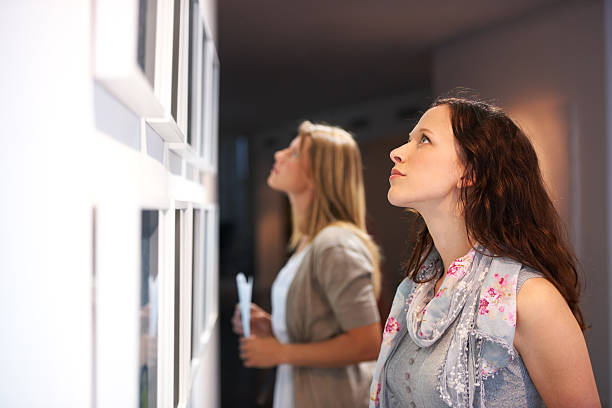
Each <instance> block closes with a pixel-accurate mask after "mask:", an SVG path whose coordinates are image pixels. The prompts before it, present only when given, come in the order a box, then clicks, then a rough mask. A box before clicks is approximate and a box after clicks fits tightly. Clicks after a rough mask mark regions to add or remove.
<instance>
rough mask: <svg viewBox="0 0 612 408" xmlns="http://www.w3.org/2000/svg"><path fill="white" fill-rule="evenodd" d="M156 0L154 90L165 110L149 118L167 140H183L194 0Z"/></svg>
mask: <svg viewBox="0 0 612 408" xmlns="http://www.w3.org/2000/svg"><path fill="white" fill-rule="evenodd" d="M157 1H158V7H157V48H156V50H157V52H156V55H155V57H156V64H155V87H154V92H155V95H156V97H157V98H158V100H159V101H160V103H161V106H162V112H161V114H160V115H156V116H148V117H147V118H146V119H147V122H148V123H149V125H150V126H151V127H152V128H153V129H154V130H155V131H156V132H157V133H158V134H159V135H160V136H161V137H162V138H163V139H164V140H165V141H167V142H169V143H178V144H182V143H185V142H186V140H187V137H186V134H187V116H188V114H189V112H188V109H187V108H188V100H187V95H188V86H189V84H188V82H189V81H188V79H189V66H188V62H189V22H190V12H189V10H190V4H191V2H192V1H193V0H157Z"/></svg>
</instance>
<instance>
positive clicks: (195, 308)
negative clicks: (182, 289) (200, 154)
mask: <svg viewBox="0 0 612 408" xmlns="http://www.w3.org/2000/svg"><path fill="white" fill-rule="evenodd" d="M205 225H206V213H205V211H204V210H202V209H201V208H199V207H196V208H194V209H193V241H192V243H193V258H192V259H193V263H192V276H193V282H192V286H191V360H192V371H193V365H194V360H196V361H197V358H198V356H199V350H200V347H199V345H200V326H201V324H200V321H201V319H202V317H201V316H202V314H205V311H204V310H203V308H204V305H205V298H204V295H205V293H206V292H205V291H204V290H203V288H205V287H206V275H205V274H204V265H205V262H206V259H207V257H206V252H205V251H203V250H202V249H203V245H204V244H203V243H204V242H206V237H205V234H204V231H205V228H206V227H205Z"/></svg>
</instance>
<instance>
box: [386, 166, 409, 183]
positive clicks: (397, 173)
mask: <svg viewBox="0 0 612 408" xmlns="http://www.w3.org/2000/svg"><path fill="white" fill-rule="evenodd" d="M402 176H405V174H404V173H402V172H401V171H399V170H397V169H396V168H395V167H394V168H393V169H392V170H391V176H389V181H391V180H393V179H394V178H398V177H402Z"/></svg>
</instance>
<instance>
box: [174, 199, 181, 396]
mask: <svg viewBox="0 0 612 408" xmlns="http://www.w3.org/2000/svg"><path fill="white" fill-rule="evenodd" d="M183 212H184V210H180V209H177V210H175V214H174V217H175V218H174V353H173V359H172V361H173V363H174V370H173V373H174V374H173V400H172V401H173V405H172V406H173V407H176V406H177V405H178V403H179V398H180V386H181V367H180V361H181V347H180V345H181V269H182V268H181V262H182V260H183V257H182V256H181V255H182V253H183V218H184V214H183Z"/></svg>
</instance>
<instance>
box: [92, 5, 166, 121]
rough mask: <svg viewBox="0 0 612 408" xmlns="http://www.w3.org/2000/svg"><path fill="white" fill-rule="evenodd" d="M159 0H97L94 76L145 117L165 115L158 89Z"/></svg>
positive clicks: (95, 6)
mask: <svg viewBox="0 0 612 408" xmlns="http://www.w3.org/2000/svg"><path fill="white" fill-rule="evenodd" d="M157 1H158V0H142V1H140V0H105V1H97V2H94V3H93V4H94V19H95V24H94V27H95V29H94V50H95V51H94V64H93V65H94V78H95V79H96V80H97V81H99V82H100V83H101V84H102V86H104V87H105V88H106V89H107V90H108V91H109V92H111V93H112V94H113V95H114V96H115V97H116V98H117V99H119V100H120V101H121V102H123V103H124V104H125V105H126V106H127V107H128V108H129V109H130V110H132V111H133V112H134V113H136V114H137V115H138V116H141V117H157V116H162V115H163V106H162V104H161V103H160V100H159V99H158V98H157V97H156V95H155V92H154V87H155V84H156V81H157V77H156V75H155V71H156V69H157V62H158V61H159V58H158V57H159V55H158V46H157V38H158V35H157V32H158V30H157V28H158V27H157V21H158V20H159V16H158V13H159V7H157V6H158V4H157ZM159 1H162V0H159Z"/></svg>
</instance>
